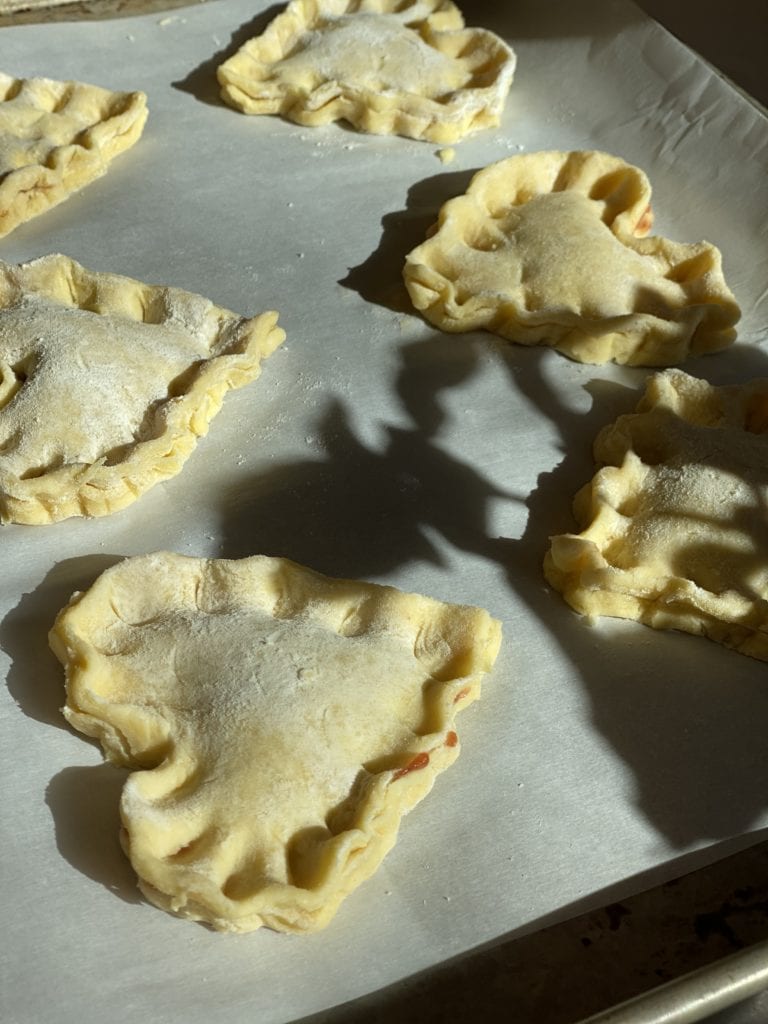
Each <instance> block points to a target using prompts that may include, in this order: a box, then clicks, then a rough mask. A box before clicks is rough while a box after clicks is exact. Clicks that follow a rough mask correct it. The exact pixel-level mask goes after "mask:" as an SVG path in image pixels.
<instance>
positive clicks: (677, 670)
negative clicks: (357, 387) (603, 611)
mask: <svg viewBox="0 0 768 1024" xmlns="http://www.w3.org/2000/svg"><path fill="white" fill-rule="evenodd" d="M732 352H733V360H734V361H739V362H740V363H741V364H742V366H743V367H744V368H745V369H746V368H748V373H746V374H745V376H744V377H742V378H741V379H745V378H746V377H748V376H760V375H765V372H766V369H767V368H768V361H766V358H765V354H764V353H762V352H761V351H760V350H759V349H755V348H752V347H748V346H738V347H737V348H736V349H733V350H732ZM710 358H712V357H710ZM505 361H506V363H507V366H508V369H509V370H510V373H512V375H513V377H514V383H515V386H516V387H518V388H519V389H520V390H521V391H523V393H525V394H527V395H529V396H530V397H531V399H532V401H533V402H534V403H535V404H536V405H537V407H538V408H539V409H540V410H541V411H542V412H544V413H545V414H546V415H547V418H548V419H550V420H551V422H552V423H553V424H555V425H556V426H557V429H558V431H559V434H560V438H561V442H560V443H561V448H562V451H563V458H562V461H561V462H560V463H559V464H558V465H557V466H556V467H555V468H554V469H553V470H551V471H549V472H545V473H542V474H541V475H540V477H539V479H538V486H537V488H536V489H535V490H534V491H533V492H532V494H531V495H530V497H529V498H528V500H527V506H528V510H529V514H528V520H527V524H526V528H525V531H524V532H523V534H522V536H521V537H520V538H519V539H517V540H514V541H512V542H511V544H510V548H511V550H510V556H511V561H510V562H509V577H508V578H509V583H510V586H511V587H512V588H513V589H514V590H515V591H516V592H517V593H518V595H519V596H520V598H521V599H522V600H525V601H526V602H527V603H528V604H529V605H530V607H531V608H532V609H533V610H534V611H535V612H536V614H537V616H538V617H539V619H540V620H541V621H542V622H543V623H544V624H545V625H546V626H547V627H548V629H549V630H550V631H551V633H552V635H553V637H554V639H555V640H556V641H557V643H558V644H559V645H560V647H561V649H562V650H563V653H564V654H565V655H566V656H567V658H568V659H569V661H570V662H571V663H572V664H573V666H574V667H575V669H576V670H577V672H578V674H579V676H580V679H581V683H582V685H583V686H584V689H585V691H586V692H587V694H588V696H589V698H590V702H591V707H592V716H593V721H594V724H595V726H596V728H597V729H598V730H599V732H600V733H601V734H602V735H603V736H605V738H606V739H607V740H608V741H609V742H610V744H611V746H612V747H613V748H614V750H615V751H616V752H617V753H618V754H619V755H620V756H621V758H622V760H623V761H624V762H625V763H626V764H627V765H628V766H629V767H630V769H631V770H632V774H633V777H634V779H635V786H636V795H635V800H636V803H637V806H638V807H639V809H640V810H641V811H642V812H643V813H644V815H645V816H646V817H647V819H648V820H649V821H650V822H651V824H652V825H653V826H654V827H655V828H656V829H658V830H659V831H660V832H661V833H662V834H663V835H664V836H665V837H666V838H667V839H668V840H669V841H670V842H671V843H673V844H674V845H676V846H678V847H680V848H684V847H686V846H688V845H690V844H691V843H694V842H697V841H701V840H717V839H722V838H725V837H728V836H731V835H738V834H740V833H742V832H745V831H748V830H749V829H750V827H752V825H753V823H754V822H755V820H756V819H757V818H758V817H759V815H760V814H761V813H762V812H763V810H764V808H765V806H766V796H765V794H766V793H768V747H766V744H765V743H764V741H763V736H764V734H765V729H766V726H767V725H768V666H764V665H763V663H762V662H758V661H755V660H752V659H750V658H748V657H745V656H744V655H741V654H737V653H735V652H733V651H729V650H727V649H726V648H724V647H721V646H719V645H718V644H715V643H713V642H711V641H709V640H705V639H703V638H701V637H694V636H690V635H688V634H683V633H675V632H661V631H657V630H653V629H650V628H648V627H644V626H640V625H638V624H635V623H632V622H625V621H622V620H608V619H604V620H601V621H600V623H599V624H598V625H597V626H595V627H590V626H589V625H587V624H586V621H585V620H584V619H582V618H581V617H580V616H578V615H576V614H575V613H573V612H572V611H571V610H570V609H569V608H568V607H567V606H566V604H565V603H564V602H563V600H562V599H561V597H560V596H559V595H558V594H556V593H555V592H553V591H552V590H551V589H549V588H548V587H546V586H545V585H544V584H543V581H542V575H541V561H542V558H543V555H544V552H545V551H546V550H547V548H548V538H549V537H550V536H552V535H554V534H557V533H563V532H569V531H572V530H574V529H575V523H574V521H573V519H572V517H571V515H570V512H569V505H570V500H571V497H572V496H573V495H574V494H575V493H576V491H577V490H578V489H579V488H580V487H581V486H582V485H583V484H585V483H587V482H588V481H589V480H590V479H591V478H592V475H593V472H594V469H593V466H592V462H591V456H590V455H589V449H590V448H591V443H592V440H593V438H594V437H595V435H596V434H597V432H598V430H599V429H600V427H601V426H603V425H604V424H607V423H610V422H612V421H613V420H614V419H615V418H616V416H617V415H619V414H621V413H623V412H630V411H632V410H633V409H634V407H635V404H636V402H637V399H638V397H639V393H640V391H641V390H642V384H643V381H644V379H645V378H646V377H647V376H648V374H649V372H650V371H647V370H641V371H638V391H635V390H634V389H630V390H625V389H620V390H617V389H616V385H607V384H606V382H604V381H603V382H601V381H599V380H592V381H591V382H590V383H589V384H588V385H587V391H588V392H589V394H590V395H591V397H592V400H593V402H592V408H591V409H590V411H589V413H588V414H587V417H586V419H585V417H584V416H583V414H581V413H574V412H572V411H570V410H568V409H566V408H564V407H562V405H561V404H560V403H559V402H558V399H557V396H556V395H555V394H554V393H553V392H551V391H550V390H549V389H548V387H547V384H546V380H545V379H544V378H543V377H542V376H541V375H540V374H539V372H538V369H539V367H540V365H541V364H540V361H539V360H534V361H533V362H532V364H530V365H529V366H528V368H527V370H526V372H521V367H520V357H519V354H518V353H516V352H515V350H514V349H509V350H507V352H506V353H505ZM698 362H699V363H700V364H701V365H697V367H696V370H695V371H694V370H691V371H690V372H696V373H698V375H701V376H703V375H704V372H705V367H706V366H710V365H711V366H712V368H713V369H714V370H715V371H716V373H718V374H720V373H721V372H722V370H720V369H718V368H717V367H716V365H715V363H714V362H713V363H711V364H710V363H709V362H708V361H705V360H699V361H698ZM761 369H762V370H763V373H762V374H761V373H760V370H761ZM548 391H549V393H548ZM622 392H624V393H623V394H622ZM585 428H586V429H585ZM585 456H586V458H585ZM766 473H768V465H767V466H766ZM767 482H768V481H767ZM753 499H754V502H755V507H754V508H753V509H752V513H751V514H752V518H753V519H754V518H755V513H756V510H757V508H758V503H759V502H760V501H764V499H761V498H760V496H759V494H758V492H757V491H754V492H753ZM757 518H758V521H759V516H758V517H757ZM766 522H767V523H768V518H767V519H766ZM684 529H685V524H684V523H681V531H682V530H684ZM764 540H765V541H766V543H765V546H764V548H763V554H762V564H763V566H764V565H765V561H766V555H765V552H766V551H768V525H767V526H766V536H765V538H764ZM755 541H756V543H758V544H759V543H760V541H759V538H755ZM689 554H690V553H689ZM711 555H712V557H715V558H718V559H722V558H724V557H728V548H727V545H726V544H725V543H724V544H723V545H721V546H719V547H718V550H717V551H716V552H714V551H713V552H711ZM683 557H684V559H685V560H686V561H688V559H687V558H686V557H685V556H683ZM758 560H759V556H758ZM761 672H762V673H764V674H765V676H766V679H765V685H763V683H762V680H761V679H760V678H759V676H760V674H761Z"/></svg>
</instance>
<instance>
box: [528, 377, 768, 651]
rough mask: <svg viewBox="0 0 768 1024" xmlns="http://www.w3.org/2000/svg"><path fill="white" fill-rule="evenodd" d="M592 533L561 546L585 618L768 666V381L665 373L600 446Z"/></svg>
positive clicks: (551, 575) (583, 505) (562, 586)
mask: <svg viewBox="0 0 768 1024" xmlns="http://www.w3.org/2000/svg"><path fill="white" fill-rule="evenodd" d="M595 457H596V459H597V460H599V461H600V462H602V463H605V464H606V465H605V466H604V468H602V469H600V470H598V472H597V474H596V476H595V477H594V479H593V480H592V482H591V483H590V484H588V485H587V486H586V487H585V488H583V490H582V491H581V492H580V493H579V494H578V496H577V498H576V504H575V513H576V519H577V521H578V523H579V526H580V527H581V528H582V532H581V533H579V534H564V535H562V536H559V537H554V538H553V539H552V546H551V549H550V551H549V553H548V554H547V557H546V561H545V574H546V577H547V579H548V580H549V582H550V583H551V584H552V585H553V586H554V587H555V588H556V589H557V590H559V591H561V592H562V593H563V595H564V597H565V599H566V600H567V601H568V603H569V604H571V605H572V606H573V607H574V608H575V609H576V610H577V611H579V612H581V613H582V614H584V615H588V616H596V615H615V616H618V617H620V618H627V619H638V620H639V621H640V622H644V623H646V624H647V625H649V626H655V627H656V628H658V629H680V630H685V631H686V632H689V633H702V634H704V635H706V636H708V637H710V638H711V639H713V640H717V641H719V642H720V643H721V644H725V645H726V646H727V647H733V648H735V649H736V650H738V651H741V652H742V653H743V654H749V655H751V656H752V657H754V658H761V659H762V660H764V661H768V516H766V510H767V509H768V380H754V381H752V382H750V383H748V384H744V385H741V386H731V387H712V386H711V385H709V384H708V383H707V382H706V381H703V380H699V379H697V378H695V377H689V376H688V375H687V374H685V373H683V372H682V371H680V370H667V371H666V372H664V373H660V374H656V375H655V376H653V377H651V379H650V381H649V382H648V386H647V390H646V393H645V395H644V397H643V398H642V400H641V401H640V403H639V405H638V407H637V412H635V413H632V414H630V415H627V416H621V417H619V419H618V420H617V421H616V422H615V423H614V424H612V425H611V426H608V427H606V428H605V429H604V430H603V431H602V432H601V433H600V434H599V435H598V437H597V441H596V443H595Z"/></svg>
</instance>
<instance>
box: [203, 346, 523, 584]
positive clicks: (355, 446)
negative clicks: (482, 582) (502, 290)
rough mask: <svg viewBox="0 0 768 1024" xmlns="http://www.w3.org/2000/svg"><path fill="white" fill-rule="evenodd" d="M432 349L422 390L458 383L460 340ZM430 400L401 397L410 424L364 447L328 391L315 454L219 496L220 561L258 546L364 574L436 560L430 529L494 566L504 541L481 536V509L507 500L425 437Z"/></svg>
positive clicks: (434, 410) (463, 364)
mask: <svg viewBox="0 0 768 1024" xmlns="http://www.w3.org/2000/svg"><path fill="white" fill-rule="evenodd" d="M435 351H436V352H438V351H439V352H440V356H439V359H438V360H437V361H436V362H434V364H433V366H432V369H433V375H432V381H431V388H433V389H434V388H438V389H439V388H443V387H454V386H457V385H458V384H459V383H460V382H461V381H462V380H463V379H465V377H466V376H467V375H468V374H469V373H472V372H474V366H475V358H476V357H475V355H474V353H473V351H472V347H471V346H469V345H467V343H466V340H465V339H462V340H461V342H459V341H458V340H456V339H454V340H451V339H448V341H447V343H446V340H445V339H444V338H440V339H439V341H438V343H437V344H436V345H435ZM404 387H406V390H407V388H408V387H409V385H407V383H406V384H404ZM434 397H435V396H434V394H432V396H431V397H430V396H429V395H427V394H421V393H420V394H419V396H418V400H417V396H414V395H413V394H410V395H407V396H406V398H405V400H406V401H407V402H408V403H409V404H410V405H412V408H413V410H414V411H416V410H417V411H416V417H415V422H414V424H413V426H412V427H407V428H403V427H394V426H391V425H384V426H383V427H382V428H381V431H380V439H379V441H378V442H377V443H376V444H373V445H372V444H370V443H366V442H364V441H363V440H362V439H361V438H359V437H358V436H357V435H356V433H355V430H354V427H353V425H352V422H351V420H350V416H349V413H348V410H347V409H346V407H345V405H344V403H343V402H342V401H341V400H340V399H339V398H332V397H329V399H328V401H327V403H326V406H325V409H324V411H323V412H322V413H321V415H320V416H319V418H318V422H317V423H316V424H315V425H314V426H313V428H312V433H313V435H314V437H315V439H316V443H317V445H318V446H319V449H320V451H321V455H320V456H319V457H317V458H315V457H313V458H309V459H302V460H298V461H296V462H292V463H287V464H285V465H282V466H278V467H276V468H275V469H274V470H272V471H271V472H268V473H266V474H261V475H259V476H258V477H256V478H254V479H253V480H252V481H251V482H250V484H248V483H246V484H245V485H243V484H242V483H238V485H237V486H236V487H234V488H233V489H232V490H231V492H230V493H229V494H227V495H225V497H224V501H223V502H222V536H223V553H224V555H225V557H229V558H238V557H243V556H245V555H249V554H254V553H255V552H259V553H262V554H268V555H279V556H282V557H286V558H290V559H293V560H294V561H297V562H301V563H303V564H306V565H310V566H312V567H313V568H315V569H317V570H319V571H320V572H324V573H326V574H328V575H331V576H347V577H371V576H378V575H381V574H384V573H387V572H390V571H392V570H394V569H397V568H398V567H400V566H404V565H407V564H409V563H412V562H418V561H423V562H432V563H435V564H438V563H439V562H440V560H441V556H440V553H439V549H438V547H437V546H436V545H435V543H434V541H433V539H432V537H431V536H430V535H431V533H433V532H436V533H438V534H441V535H442V536H443V537H445V538H446V539H447V540H448V541H450V543H451V544H453V545H454V546H455V547H456V548H458V549H459V550H462V551H467V552H471V553H473V554H476V555H479V556H484V557H487V558H488V559H490V560H491V561H495V562H503V561H504V559H505V553H504V552H505V548H506V544H507V542H506V541H504V540H503V539H499V538H493V537H490V536H489V535H488V531H487V525H486V520H487V513H488V507H489V503H490V502H491V501H492V500H493V499H496V498H508V499H509V498H513V496H512V495H509V494H506V493H505V492H503V491H501V490H500V489H499V488H498V487H496V486H495V485H493V484H492V483H491V482H489V481H488V480H487V479H486V478H485V476H484V475H483V474H482V472H480V471H479V470H478V469H477V467H475V466H472V465H469V464H467V463H465V462H462V461H461V460H459V459H457V458H455V456H453V455H450V454H449V453H448V452H446V451H444V450H442V449H441V448H440V447H439V446H437V445H436V444H434V443H433V435H434V434H435V433H436V432H438V430H439V426H440V421H441V417H442V412H441V409H440V407H439V403H437V402H436V401H433V400H432V399H434Z"/></svg>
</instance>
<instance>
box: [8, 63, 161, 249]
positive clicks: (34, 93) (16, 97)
mask: <svg viewBox="0 0 768 1024" xmlns="http://www.w3.org/2000/svg"><path fill="white" fill-rule="evenodd" d="M146 119H147V97H146V96H145V95H144V93H143V92H111V91H110V90H109V89H102V88H100V87H99V86H96V85H86V84H84V83H83V82H57V81H53V80H52V79H49V78H12V77H11V76H10V75H6V74H4V73H3V72H0V237H2V236H3V235H7V234H8V232H9V231H12V230H13V229H14V228H15V227H17V226H18V225H19V224H21V223H23V222H24V221H27V220H30V219H31V218H32V217H36V216H37V215H38V214H40V213H44V212H45V211H46V210H48V209H50V207H52V206H55V205H56V204H57V203H60V202H62V201H63V200H64V199H66V198H68V196H70V195H71V194H72V193H73V192H75V191H76V190H77V189H80V188H82V187H83V186H84V185H87V184H88V183H89V182H91V181H93V180H94V179H95V178H99V177H100V176H101V175H102V174H104V173H106V170H107V168H108V166H109V164H110V163H111V161H112V160H113V159H114V157H116V156H117V155H118V154H119V153H122V152H124V151H125V150H126V149H130V147H131V146H132V145H133V144H134V143H135V142H136V141H137V140H138V139H139V137H140V135H141V133H142V131H143V129H144V123H145V121H146Z"/></svg>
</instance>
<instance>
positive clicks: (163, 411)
mask: <svg viewBox="0 0 768 1024" xmlns="http://www.w3.org/2000/svg"><path fill="white" fill-rule="evenodd" d="M276 321H277V314H276V313H272V312H269V313H263V314H262V315H260V316H257V317H254V318H253V319H250V320H249V319H246V318H244V317H240V316H237V315H236V314H235V313H230V312H229V311H228V310H225V309H219V308H218V307H217V306H214V305H213V303H211V302H209V301H208V299H204V298H203V297H202V296H200V295H194V294H192V293H191V292H185V291H182V290H181V289H179V288H164V287H160V286H155V285H147V284H142V283H141V282H139V281H134V280H132V279H131V278H129V277H120V276H118V275H117V274H99V273H94V272H92V271H89V270H86V269H85V268H84V267H81V266H80V265H79V264H77V263H75V262H74V261H73V260H70V259H68V258H67V257H66V256H59V255H55V256H45V257H43V258H42V259H38V260H33V261H32V262H30V263H23V264H21V265H20V266H18V267H17V266H11V265H10V264H7V263H3V262H2V261H0V520H1V521H3V522H16V523H52V522H55V521H57V520H59V519H65V518H67V517H68V516H77V515H85V516H100V515H107V514H109V513H110V512H115V511H117V510H118V509H120V508H123V507H124V506H125V505H128V504H130V503H131V502H132V501H134V500H135V499H136V498H137V497H139V495H141V494H142V493H143V492H144V491H146V490H147V489H148V488H150V487H151V486H152V485H153V484H155V483H157V482H158V481H159V480H162V479H164V478H166V477H169V476H174V475H175V474H176V473H178V472H179V470H180V469H181V467H182V465H183V464H184V462H185V460H186V459H187V457H188V456H189V455H190V453H191V452H192V450H193V448H194V447H195V444H196V442H197V438H198V437H201V436H203V435H204V434H205V433H207V431H208V424H209V423H210V421H211V420H212V419H213V417H214V416H215V415H216V413H217V412H218V411H219V408H220V407H221V403H222V399H223V397H224V394H225V392H226V391H227V390H228V389H229V388H234V387H241V386H242V385H243V384H247V383H248V382H249V381H251V380H253V379H254V378H256V377H257V376H258V375H259V372H260V365H259V364H260V362H261V360H262V359H263V358H264V357H265V356H267V355H269V354H270V352H272V351H273V350H274V349H275V348H276V347H277V346H278V345H279V344H280V342H281V341H282V340H283V338H284V337H285V335H284V332H283V331H282V330H281V329H280V328H278V327H276V326H275V324H276Z"/></svg>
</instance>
